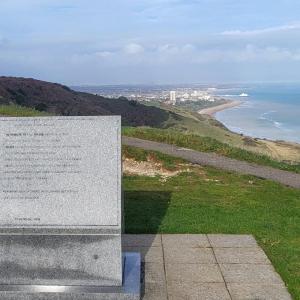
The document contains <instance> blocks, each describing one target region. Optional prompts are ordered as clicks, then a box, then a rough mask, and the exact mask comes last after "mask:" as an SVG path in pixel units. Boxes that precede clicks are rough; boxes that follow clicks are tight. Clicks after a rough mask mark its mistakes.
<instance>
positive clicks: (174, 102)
mask: <svg viewBox="0 0 300 300" xmlns="http://www.w3.org/2000/svg"><path fill="white" fill-rule="evenodd" d="M170 102H171V103H172V104H173V105H175V104H176V92H175V91H170Z"/></svg>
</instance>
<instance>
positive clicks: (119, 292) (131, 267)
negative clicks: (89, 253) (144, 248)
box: [0, 253, 141, 300]
mask: <svg viewBox="0 0 300 300" xmlns="http://www.w3.org/2000/svg"><path fill="white" fill-rule="evenodd" d="M123 257H124V270H123V286H113V287H110V286H102V287H101V286H44V285H43V286H42V285H0V299H1V300H140V299H141V283H140V281H141V257H140V254H139V253H124V254H123Z"/></svg>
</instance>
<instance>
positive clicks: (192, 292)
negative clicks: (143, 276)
mask: <svg viewBox="0 0 300 300" xmlns="http://www.w3.org/2000/svg"><path fill="white" fill-rule="evenodd" d="M168 293H169V300H230V299H231V298H230V296H229V293H228V291H227V289H226V286H225V284H224V283H201V284H194V283H190V284H178V283H177V282H176V283H174V282H171V283H170V284H169V285H168Z"/></svg>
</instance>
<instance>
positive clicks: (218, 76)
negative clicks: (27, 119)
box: [0, 0, 300, 85]
mask: <svg viewBox="0 0 300 300" xmlns="http://www.w3.org/2000/svg"><path fill="white" fill-rule="evenodd" d="M299 70H300V1H299V0H0V75H6V76H8V75H10V76H23V77H34V78H38V79H43V80H48V81H55V82H61V83H65V84H69V85H74V84H128V83H129V84H137V83H147V84H151V83H201V82H211V83H213V82H215V83H218V82H254V81H300V71H299Z"/></svg>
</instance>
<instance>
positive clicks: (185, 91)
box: [72, 85, 222, 105]
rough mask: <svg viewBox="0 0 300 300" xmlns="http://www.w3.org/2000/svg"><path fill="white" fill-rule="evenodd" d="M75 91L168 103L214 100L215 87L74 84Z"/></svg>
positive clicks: (139, 100) (215, 97)
mask: <svg viewBox="0 0 300 300" xmlns="http://www.w3.org/2000/svg"><path fill="white" fill-rule="evenodd" d="M72 88H74V89H75V90H77V91H81V92H88V93H93V94H95V95H101V96H104V97H107V98H119V97H126V98H127V99H129V100H135V101H138V102H162V103H165V104H169V105H176V104H181V103H184V102H207V103H211V102H215V101H221V100H222V98H221V97H219V96H217V95H215V94H214V92H216V90H217V89H216V88H214V87H207V86H156V85H153V86H125V85H124V86H76V87H72Z"/></svg>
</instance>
